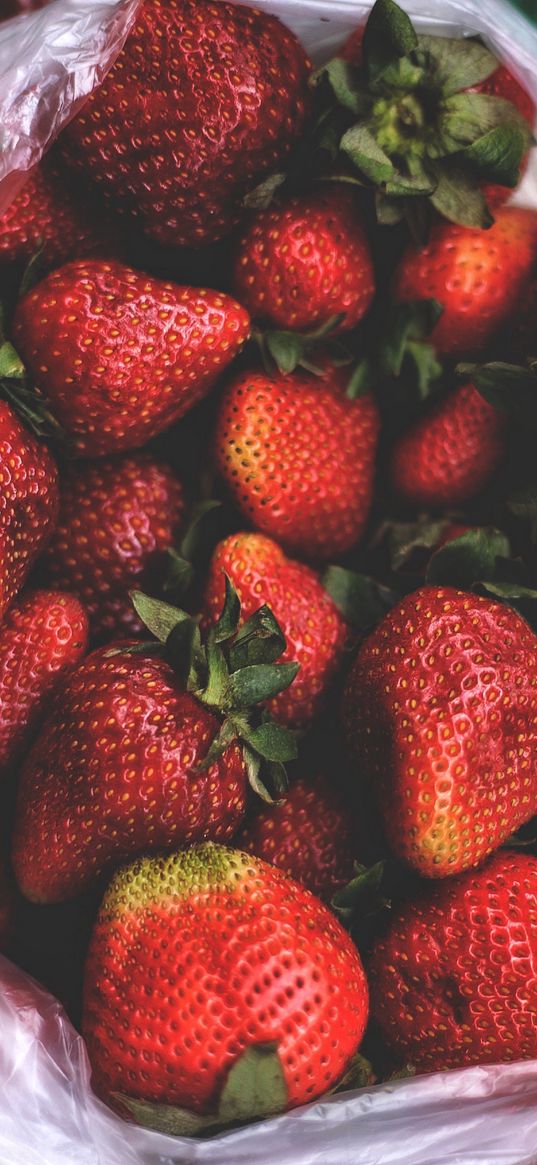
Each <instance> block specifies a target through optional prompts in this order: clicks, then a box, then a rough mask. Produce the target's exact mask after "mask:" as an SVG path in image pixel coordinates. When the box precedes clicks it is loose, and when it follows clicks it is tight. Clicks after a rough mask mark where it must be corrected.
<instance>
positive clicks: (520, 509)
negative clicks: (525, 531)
mask: <svg viewBox="0 0 537 1165" xmlns="http://www.w3.org/2000/svg"><path fill="white" fill-rule="evenodd" d="M507 508H508V510H510V511H511V513H512V514H514V515H515V518H519V519H520V521H523V522H525V523H527V525H528V526H529V535H530V540H531V542H532V544H533V545H534V546H535V545H536V544H537V486H534V485H533V486H528V487H527V488H526V489H523V490H519V492H518V493H515V494H512V496H511V497H510V498H508V500H507Z"/></svg>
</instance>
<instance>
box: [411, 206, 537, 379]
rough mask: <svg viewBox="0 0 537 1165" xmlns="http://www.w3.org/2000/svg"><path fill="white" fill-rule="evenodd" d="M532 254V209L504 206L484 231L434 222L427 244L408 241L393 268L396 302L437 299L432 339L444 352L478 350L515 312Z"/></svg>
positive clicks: (536, 248) (535, 243)
mask: <svg viewBox="0 0 537 1165" xmlns="http://www.w3.org/2000/svg"><path fill="white" fill-rule="evenodd" d="M536 259H537V213H536V212H535V211H534V210H521V209H519V208H515V207H506V208H504V209H503V210H500V211H499V212H498V215H497V217H496V222H495V224H494V226H493V227H491V228H490V230H488V231H481V230H468V229H466V228H465V227H458V226H453V225H452V224H450V223H439V224H438V226H435V227H434V228H433V230H432V232H431V236H430V239H429V242H428V244H427V246H425V247H423V248H422V249H421V250H416V248H415V247H414V246H413V245H412V246H410V247H409V248H408V249H407V250H406V251H405V253H404V254H403V257H402V259H401V261H400V263H399V266H398V268H397V270H396V272H395V278H394V285H393V291H394V296H395V299H396V300H398V301H399V302H406V301H407V300H416V299H438V300H439V301H440V303H441V304H443V307H444V311H443V314H442V315H441V317H440V319H439V321H438V323H437V324H436V326H435V328H434V330H433V332H432V334H431V340H432V342H433V343H434V344H435V346H436V348H437V350H438V351H439V352H440V353H441V354H442V355H444V356H451V357H453V358H459V357H467V356H473V355H478V354H479V353H480V352H483V351H484V350H485V349H486V348H487V346H489V345H490V344H491V342H492V341H493V340H494V339H495V337H496V334H497V332H498V330H499V328H501V327H502V326H503V325H505V324H506V322H507V321H508V320H509V319H511V317H512V316H513V315H514V314H516V312H517V310H518V307H519V305H520V303H523V302H524V297H525V295H526V293H527V289H528V286H529V283H530V280H531V276H532V272H533V270H534V268H535V263H536Z"/></svg>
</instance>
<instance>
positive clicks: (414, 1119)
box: [0, 0, 537, 1165]
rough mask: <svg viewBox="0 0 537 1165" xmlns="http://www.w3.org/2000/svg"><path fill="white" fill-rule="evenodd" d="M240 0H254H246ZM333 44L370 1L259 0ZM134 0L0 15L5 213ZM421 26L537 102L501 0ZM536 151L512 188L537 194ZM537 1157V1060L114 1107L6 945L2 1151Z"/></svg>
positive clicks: (34, 1162)
mask: <svg viewBox="0 0 537 1165" xmlns="http://www.w3.org/2000/svg"><path fill="white" fill-rule="evenodd" d="M245 2H247V0H245ZM255 2H256V6H257V7H260V8H265V9H267V10H268V11H270V12H274V13H275V14H276V15H278V16H280V17H281V18H282V20H284V21H285V22H286V23H287V24H288V25H290V26H291V27H292V28H293V29H294V30H295V32H296V33H297V34H298V35H299V37H300V38H301V40H302V41H303V43H304V44H305V45H306V47H307V48H308V50H309V51H310V53H311V54H312V55H313V56H314V57H315V58H316V59H317V60H320V59H322V58H324V57H326V56H328V55H329V54H330V53H331V52H332V51H333V49H334V48H335V47H336V46H337V45H339V44H340V43H341V41H342V40H343V39H344V37H345V36H346V35H347V34H348V33H349V32H350V31H351V30H352V29H353V27H355V26H356V23H357V21H358V20H360V19H361V18H363V17H364V16H365V15H366V13H367V12H368V11H369V8H370V6H371V5H370V3H368V2H367V0H255ZM138 3H139V0H120V2H116V3H114V2H113V0H54V2H53V3H52V4H51V5H50V7H48V8H47V9H45V10H43V11H41V12H38V13H35V14H32V15H29V16H25V17H21V18H19V19H17V20H16V21H12V22H11V23H10V24H8V25H5V26H3V27H2V28H0V107H1V109H2V118H1V128H0V133H1V135H2V139H1V144H2V149H1V150H0V213H1V212H2V209H4V208H5V206H7V204H8V202H9V200H10V198H11V197H13V195H14V193H15V192H16V189H17V188H18V185H20V182H21V180H23V177H24V174H23V172H24V171H27V170H28V169H30V167H31V166H33V165H34V164H35V163H36V162H37V161H38V160H39V157H40V156H41V154H42V153H43V151H44V150H45V149H46V148H47V146H48V145H49V144H50V141H51V140H52V139H53V138H54V137H55V136H56V134H57V133H58V132H59V130H60V128H61V127H62V126H63V125H64V124H65V122H66V121H67V120H68V119H69V117H70V116H72V114H73V113H74V112H75V111H76V109H77V108H78V106H79V104H80V103H81V101H82V100H83V98H84V97H85V96H86V95H87V94H88V93H89V92H90V91H91V89H92V87H93V86H94V85H95V84H96V83H97V82H98V80H99V79H100V77H101V76H102V75H103V73H104V71H105V70H106V68H107V67H109V65H110V64H111V63H112V61H113V60H114V58H115V56H116V55H117V53H118V52H119V50H120V48H121V45H122V43H123V41H124V39H125V36H126V34H127V32H128V29H129V27H130V25H131V23H132V20H133V19H134V16H135V14H136V9H137V6H138ZM405 7H406V9H407V10H408V11H409V12H410V13H411V15H413V16H416V17H419V18H420V20H419V24H420V26H421V27H423V28H428V29H434V30H436V31H446V32H448V33H451V34H453V35H458V34H464V33H465V32H479V33H481V34H482V35H483V36H484V37H485V38H486V39H487V41H488V42H489V43H490V44H491V46H492V47H493V48H495V49H496V50H497V51H498V52H499V53H500V54H501V55H502V56H503V57H504V58H505V59H506V61H507V63H508V64H509V65H510V67H511V68H512V69H513V71H514V72H515V73H516V74H517V75H518V76H519V77H520V79H521V80H522V81H523V83H524V84H525V85H526V86H527V87H528V88H529V89H530V90H531V92H532V94H533V96H534V98H535V100H537V30H535V29H533V28H532V27H531V26H530V25H529V24H528V23H527V22H526V21H525V20H524V18H523V17H522V16H520V15H518V14H517V13H516V12H515V10H514V9H511V8H510V7H509V6H508V5H507V4H506V3H505V0H406V3H405ZM535 169H536V167H535V165H534V166H533V167H531V168H530V170H531V171H532V172H530V174H529V175H528V178H527V180H526V181H525V183H524V186H523V190H522V193H521V194H519V195H518V200H519V201H521V202H525V203H526V204H530V205H535V206H537V181H536V177H535ZM277 1161H280V1162H282V1165H537V1061H533V1062H531V1063H529V1062H526V1063H520V1064H514V1065H500V1066H497V1067H487V1068H478V1067H476V1068H468V1069H466V1070H465V1071H457V1072H446V1073H440V1074H437V1075H432V1076H422V1077H419V1078H416V1079H410V1080H402V1081H397V1082H394V1083H392V1084H387V1085H383V1086H376V1087H374V1088H367V1089H362V1090H360V1091H357V1092H349V1093H346V1094H345V1095H340V1096H335V1097H331V1098H329V1099H327V1100H325V1101H322V1102H319V1103H317V1104H313V1105H308V1106H307V1107H305V1108H302V1109H298V1110H295V1111H294V1112H292V1113H289V1114H287V1115H285V1116H282V1117H278V1118H276V1119H274V1120H269V1121H264V1122H262V1123H260V1124H258V1125H252V1126H250V1127H248V1128H243V1129H240V1130H238V1131H235V1132H230V1133H226V1134H222V1135H220V1136H218V1137H214V1138H212V1139H211V1140H207V1141H201V1140H199V1141H189V1140H186V1139H183V1138H172V1137H166V1136H162V1135H160V1134H158V1133H154V1132H150V1131H149V1130H146V1129H140V1128H137V1127H136V1126H134V1125H130V1124H128V1123H126V1122H125V1121H123V1120H121V1119H119V1118H118V1117H116V1116H115V1115H114V1114H113V1113H112V1112H111V1111H110V1110H109V1109H108V1108H107V1107H106V1106H105V1105H104V1104H102V1103H101V1102H100V1101H99V1100H98V1099H97V1097H95V1096H94V1094H93V1092H92V1090H91V1086H90V1068H89V1064H88V1059H87V1055H86V1051H85V1047H84V1042H83V1040H82V1039H81V1037H80V1036H79V1035H78V1034H77V1032H76V1031H75V1030H74V1028H73V1027H72V1025H71V1024H70V1022H69V1021H68V1019H67V1017H66V1015H65V1013H64V1012H63V1010H62V1008H61V1006H60V1004H59V1003H58V1002H57V1001H56V1000H55V999H53V998H52V996H51V995H49V994H48V993H47V992H46V991H45V990H44V989H43V988H42V987H40V986H39V985H38V984H37V983H35V982H34V981H33V980H32V979H30V978H29V977H28V976H27V975H25V974H24V973H23V972H22V971H21V970H20V969H19V968H17V967H14V966H13V965H12V964H10V963H9V962H8V961H7V960H6V959H3V958H0V1165H200V1163H201V1165H254V1163H255V1165H274V1163H275V1162H277Z"/></svg>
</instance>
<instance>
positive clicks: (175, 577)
mask: <svg viewBox="0 0 537 1165" xmlns="http://www.w3.org/2000/svg"><path fill="white" fill-rule="evenodd" d="M167 554H168V558H169V569H168V574H167V576H166V579H165V582H164V587H163V589H164V591H165V592H166V593H170V594H173V595H177V596H178V597H179V596H181V595H186V593H187V591H189V590H190V587H191V586H192V583H193V581H194V574H195V572H194V567H193V565H192V563H191V562H189V561H188V560H187V559H186V558H183V557H182V555H181V554H178V552H177V550H174V549H173V548H172V547H170V548H169V549H168V551H167Z"/></svg>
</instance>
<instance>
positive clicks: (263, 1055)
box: [218, 1043, 288, 1125]
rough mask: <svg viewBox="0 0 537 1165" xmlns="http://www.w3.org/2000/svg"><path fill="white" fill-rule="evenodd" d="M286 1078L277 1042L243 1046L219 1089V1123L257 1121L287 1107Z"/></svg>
mask: <svg viewBox="0 0 537 1165" xmlns="http://www.w3.org/2000/svg"><path fill="white" fill-rule="evenodd" d="M287 1104H288V1095H287V1088H286V1084H285V1077H284V1073H283V1068H282V1064H281V1060H280V1057H279V1055H278V1045H277V1044H276V1043H266V1044H256V1045H253V1046H251V1047H249V1048H247V1049H246V1051H245V1052H243V1054H242V1056H240V1058H239V1059H238V1060H237V1061H236V1063H235V1064H234V1065H233V1067H232V1068H231V1071H230V1072H229V1075H228V1078H227V1080H226V1083H225V1084H224V1087H223V1089H222V1094H221V1097H220V1104H219V1106H218V1117H219V1120H220V1123H221V1124H224V1125H227V1124H231V1123H235V1122H242V1121H253V1120H259V1119H260V1118H261V1117H267V1116H272V1115H274V1113H278V1112H283V1111H284V1109H286V1108H287Z"/></svg>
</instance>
